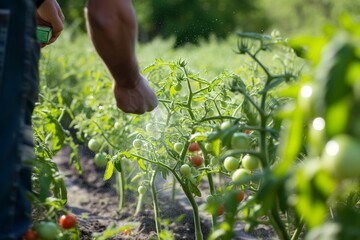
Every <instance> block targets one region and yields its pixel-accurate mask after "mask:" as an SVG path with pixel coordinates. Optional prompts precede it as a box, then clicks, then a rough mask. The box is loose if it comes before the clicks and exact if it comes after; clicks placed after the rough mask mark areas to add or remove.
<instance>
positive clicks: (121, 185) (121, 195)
mask: <svg viewBox="0 0 360 240" xmlns="http://www.w3.org/2000/svg"><path fill="white" fill-rule="evenodd" d="M120 164H121V163H120ZM121 169H122V167H121ZM124 182H125V179H124V175H123V174H122V173H121V172H119V171H118V172H117V184H118V188H119V210H122V209H123V208H124V202H125V201H124V196H125V187H124Z"/></svg>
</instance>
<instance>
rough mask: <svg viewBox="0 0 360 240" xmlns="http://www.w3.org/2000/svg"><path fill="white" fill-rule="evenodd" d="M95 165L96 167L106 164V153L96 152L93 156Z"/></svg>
mask: <svg viewBox="0 0 360 240" xmlns="http://www.w3.org/2000/svg"><path fill="white" fill-rule="evenodd" d="M94 162H95V165H96V166H98V167H104V166H106V164H107V162H108V160H107V155H106V154H105V153H97V154H96V155H95V157H94Z"/></svg>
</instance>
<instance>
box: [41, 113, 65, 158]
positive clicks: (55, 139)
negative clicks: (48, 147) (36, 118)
mask: <svg viewBox="0 0 360 240" xmlns="http://www.w3.org/2000/svg"><path fill="white" fill-rule="evenodd" d="M46 119H47V122H48V123H47V124H46V130H47V131H49V132H50V133H51V136H52V150H53V151H54V152H55V153H56V152H58V151H59V150H60V149H61V147H62V146H63V144H64V141H65V133H64V130H63V128H62V126H61V125H60V123H59V122H58V120H57V119H55V118H54V117H53V116H51V115H50V114H47V115H46Z"/></svg>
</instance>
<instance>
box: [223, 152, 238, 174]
mask: <svg viewBox="0 0 360 240" xmlns="http://www.w3.org/2000/svg"><path fill="white" fill-rule="evenodd" d="M224 167H225V169H226V170H228V171H229V172H232V171H235V170H236V169H238V167H239V159H237V158H236V157H233V156H229V157H226V158H225V160H224Z"/></svg>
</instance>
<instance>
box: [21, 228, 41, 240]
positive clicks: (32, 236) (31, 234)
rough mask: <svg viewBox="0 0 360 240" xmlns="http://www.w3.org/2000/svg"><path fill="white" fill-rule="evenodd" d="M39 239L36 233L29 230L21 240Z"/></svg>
mask: <svg viewBox="0 0 360 240" xmlns="http://www.w3.org/2000/svg"><path fill="white" fill-rule="evenodd" d="M37 239H39V235H38V233H37V232H36V231H34V230H32V229H29V230H27V231H26V233H25V234H24V236H23V240H37Z"/></svg>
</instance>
